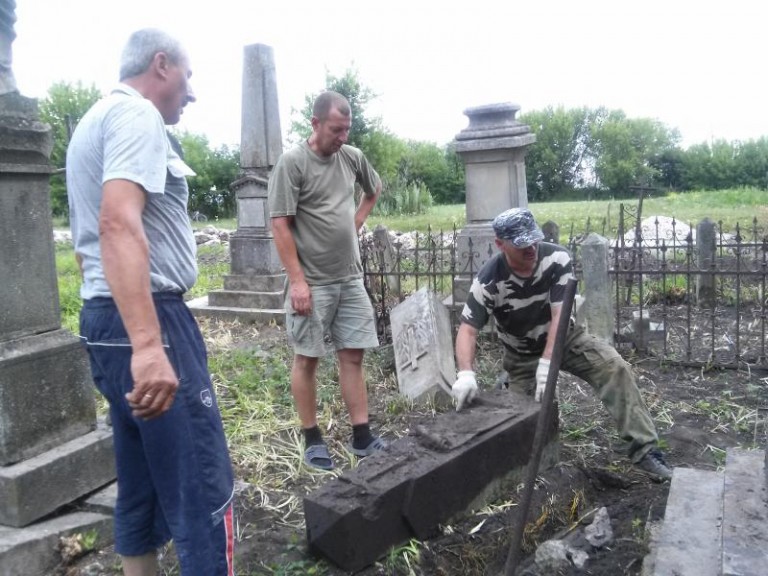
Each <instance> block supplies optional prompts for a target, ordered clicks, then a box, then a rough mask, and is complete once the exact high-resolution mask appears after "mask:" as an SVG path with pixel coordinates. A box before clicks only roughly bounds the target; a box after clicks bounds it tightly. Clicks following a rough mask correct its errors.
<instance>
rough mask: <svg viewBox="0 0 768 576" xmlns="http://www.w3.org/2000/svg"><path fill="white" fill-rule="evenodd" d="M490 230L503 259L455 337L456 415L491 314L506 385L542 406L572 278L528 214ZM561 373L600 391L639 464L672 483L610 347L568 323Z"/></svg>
mask: <svg viewBox="0 0 768 576" xmlns="http://www.w3.org/2000/svg"><path fill="white" fill-rule="evenodd" d="M493 229H494V232H495V233H496V240H495V242H496V246H497V247H498V249H499V253H498V254H496V255H495V256H494V257H493V258H491V259H490V260H489V261H488V262H486V264H485V265H484V266H483V267H482V268H481V270H480V272H479V273H478V275H477V277H476V278H475V279H474V281H473V282H472V286H471V288H470V291H469V294H468V296H467V302H466V304H465V305H464V310H463V311H462V314H461V326H460V327H459V331H458V334H457V336H456V362H457V366H458V370H459V372H458V377H457V379H456V382H455V384H454V385H453V395H454V398H455V399H456V402H457V407H456V409H457V410H460V409H461V408H462V407H463V406H464V405H465V404H467V403H469V402H471V401H472V399H473V398H474V397H475V395H476V394H477V382H476V379H475V373H474V369H473V364H474V360H475V350H476V347H477V335H478V332H479V331H480V329H482V328H483V326H485V324H486V323H487V322H488V320H489V319H490V318H491V316H493V318H494V320H495V322H496V330H497V332H498V335H499V340H500V341H501V343H502V347H503V353H504V356H503V365H504V369H505V370H506V372H507V374H508V376H509V387H511V388H513V389H515V390H517V391H519V392H521V393H524V394H528V395H534V398H535V400H536V401H537V402H540V401H541V398H542V396H543V393H544V388H545V387H546V382H547V374H548V372H549V364H550V358H551V356H552V349H553V347H554V344H555V330H554V329H550V328H551V327H556V326H557V325H558V322H559V319H560V310H561V306H562V302H563V296H564V293H565V285H566V283H567V282H568V280H569V279H571V278H573V267H572V265H571V258H570V255H569V253H568V251H567V250H565V249H564V248H562V247H561V246H558V245H556V244H549V243H547V242H542V241H541V240H542V239H543V238H544V234H543V233H542V231H541V229H540V228H539V227H538V225H537V224H536V221H535V220H534V218H533V214H531V212H530V210H528V209H525V208H512V209H510V210H507V211H505V212H503V213H501V214H499V215H498V216H497V217H496V218H495V219H494V220H493ZM561 368H562V369H563V370H565V371H567V372H570V373H571V374H573V375H574V376H577V377H579V378H581V379H583V380H585V381H586V382H587V383H588V384H589V385H590V386H591V387H592V388H593V389H594V390H595V392H596V393H597V394H598V396H599V398H600V400H601V401H602V403H603V405H604V406H605V408H606V409H607V410H608V412H609V413H610V414H611V416H612V417H613V419H614V421H615V422H616V427H617V429H618V432H619V435H620V436H621V437H622V438H623V439H624V440H626V441H627V442H629V457H630V459H631V460H632V462H633V463H634V464H635V466H637V467H638V468H639V469H641V470H643V471H644V472H646V473H648V474H649V475H650V476H652V477H654V478H656V479H664V480H666V479H669V478H671V477H672V471H671V470H670V468H669V467H668V466H667V464H666V463H665V462H664V457H663V455H662V454H661V452H660V451H659V449H658V447H657V443H658V436H657V434H656V429H655V427H654V424H653V419H652V418H651V415H650V414H649V412H648V408H647V407H646V406H645V403H644V402H643V399H642V397H641V396H640V392H639V390H638V389H637V385H636V384H635V378H634V374H633V372H632V368H631V367H630V365H629V364H628V363H627V362H625V361H624V359H623V358H622V357H621V356H620V355H619V353H618V352H617V351H616V350H615V349H614V348H613V347H612V346H610V345H609V344H607V343H605V342H603V341H602V340H600V339H598V338H596V337H594V336H592V335H591V334H589V333H588V332H587V331H586V330H585V329H584V328H582V327H581V326H577V325H575V324H574V323H573V322H571V326H570V327H569V330H568V335H567V338H566V342H565V347H564V351H563V361H562V366H561Z"/></svg>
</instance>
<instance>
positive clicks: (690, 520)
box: [653, 468, 723, 576]
mask: <svg viewBox="0 0 768 576" xmlns="http://www.w3.org/2000/svg"><path fill="white" fill-rule="evenodd" d="M722 519H723V474H722V473H720V472H712V471H708V470H695V469H692V468H675V471H674V473H673V475H672V483H671V485H670V488H669V496H668V497H667V507H666V511H665V513H664V525H663V526H662V528H661V532H660V534H659V539H658V543H657V547H656V554H655V560H654V562H653V570H654V571H653V574H654V575H655V576H671V575H673V574H674V575H676V576H720V564H721V559H720V558H721V554H720V551H721V546H720V543H721V538H722V532H721V528H722Z"/></svg>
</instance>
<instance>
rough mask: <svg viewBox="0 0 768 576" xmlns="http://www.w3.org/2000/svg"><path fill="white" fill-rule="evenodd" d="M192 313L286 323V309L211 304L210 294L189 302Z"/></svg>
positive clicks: (205, 316) (222, 317)
mask: <svg viewBox="0 0 768 576" xmlns="http://www.w3.org/2000/svg"><path fill="white" fill-rule="evenodd" d="M187 306H188V307H189V309H190V311H191V312H192V314H193V315H194V316H195V317H197V318H216V319H219V320H239V321H240V322H253V323H257V324H269V323H270V322H274V323H275V324H280V325H282V324H285V310H283V309H282V308H280V309H262V308H233V307H227V306H211V305H210V304H209V302H208V296H201V297H200V298H195V299H194V300H190V301H188V302H187Z"/></svg>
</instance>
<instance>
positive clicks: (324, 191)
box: [268, 141, 380, 286]
mask: <svg viewBox="0 0 768 576" xmlns="http://www.w3.org/2000/svg"><path fill="white" fill-rule="evenodd" d="M379 182H380V180H379V175H378V174H377V173H376V171H375V170H374V169H373V167H372V166H371V164H370V163H369V162H368V160H367V159H366V158H365V155H364V154H363V153H362V151H360V150H359V149H357V148H354V147H353V146H347V145H344V146H342V147H341V149H340V150H339V151H338V152H336V153H335V154H332V155H331V156H329V157H328V158H324V157H322V156H318V155H317V154H315V152H313V151H312V149H311V148H310V147H309V144H307V142H306V141H304V142H302V143H301V144H299V145H298V146H296V147H295V148H293V149H291V150H289V151H287V152H285V153H284V154H283V155H282V156H281V157H280V158H279V160H278V161H277V164H276V165H275V168H274V170H273V171H272V175H271V176H270V178H269V185H268V205H269V215H270V217H273V218H274V217H276V216H293V217H294V219H293V225H292V227H291V232H292V233H293V238H294V241H295V242H296V250H297V252H298V256H299V262H300V263H301V267H302V269H303V270H304V276H305V277H306V279H307V283H308V284H310V285H314V286H319V285H323V284H334V283H337V282H345V281H347V280H352V279H354V278H361V277H362V274H363V267H362V265H361V263H360V248H359V246H358V241H357V230H355V210H356V206H355V183H358V184H360V187H361V188H362V190H363V193H364V194H366V195H367V196H372V195H374V194H375V193H376V188H377V187H378V185H379Z"/></svg>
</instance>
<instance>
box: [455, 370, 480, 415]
mask: <svg viewBox="0 0 768 576" xmlns="http://www.w3.org/2000/svg"><path fill="white" fill-rule="evenodd" d="M451 394H453V398H454V399H455V400H456V412H458V411H459V410H461V409H462V408H463V407H464V404H469V403H470V402H472V400H474V399H475V396H476V395H477V381H476V380H475V373H474V372H473V371H472V370H461V371H460V372H459V373H458V374H457V375H456V382H454V383H453V387H451Z"/></svg>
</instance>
